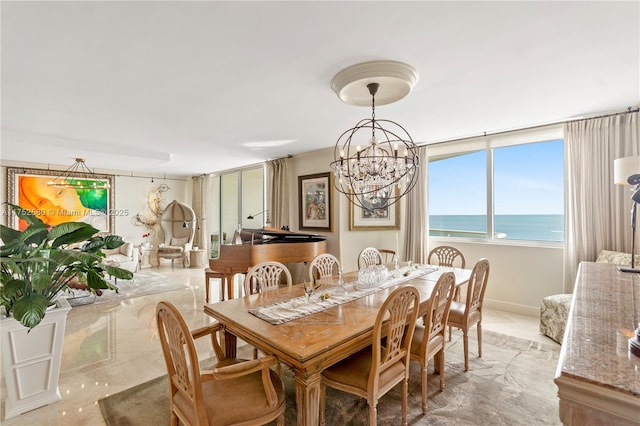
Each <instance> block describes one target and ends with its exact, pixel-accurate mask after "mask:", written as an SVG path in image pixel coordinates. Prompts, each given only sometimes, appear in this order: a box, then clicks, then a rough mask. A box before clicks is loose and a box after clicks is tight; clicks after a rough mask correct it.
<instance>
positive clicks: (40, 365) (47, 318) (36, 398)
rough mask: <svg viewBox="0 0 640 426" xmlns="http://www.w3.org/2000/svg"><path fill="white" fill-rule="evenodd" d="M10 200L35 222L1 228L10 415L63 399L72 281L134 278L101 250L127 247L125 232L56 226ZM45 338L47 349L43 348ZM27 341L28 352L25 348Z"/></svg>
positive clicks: (91, 284) (0, 293)
mask: <svg viewBox="0 0 640 426" xmlns="http://www.w3.org/2000/svg"><path fill="white" fill-rule="evenodd" d="M8 205H9V207H10V208H11V209H12V210H13V211H14V212H15V213H16V215H17V216H18V217H19V218H20V219H24V220H25V221H26V222H27V224H28V227H27V228H26V229H25V230H24V231H19V230H15V229H12V228H9V227H7V226H4V225H0V238H1V239H2V241H3V245H2V246H0V306H1V307H2V309H3V310H4V313H3V314H4V315H3V316H4V318H3V319H2V320H1V321H2V323H1V324H2V333H1V336H0V338H1V345H2V358H3V359H2V363H3V368H4V371H5V382H6V387H7V404H6V407H5V408H6V409H5V418H9V417H13V416H16V415H18V414H22V413H23V412H26V411H29V410H32V409H34V408H37V407H40V406H42V405H46V404H49V403H51V402H54V401H58V400H59V399H60V393H59V391H58V376H59V372H60V360H61V356H62V341H63V338H64V326H65V322H66V314H67V313H68V311H69V310H70V309H71V307H70V306H69V304H68V302H67V301H66V299H64V298H60V297H59V296H60V295H62V294H63V293H64V292H65V291H66V290H68V288H69V284H70V283H73V282H75V283H78V282H79V283H82V284H85V285H86V286H87V287H88V288H89V289H90V290H91V291H93V292H95V291H96V290H99V289H112V290H115V291H117V287H116V286H115V285H113V284H111V283H110V282H109V281H107V280H106V275H107V274H108V275H110V276H112V277H115V278H121V279H131V278H132V277H133V273H131V272H130V271H127V270H124V269H120V268H117V267H114V266H110V265H106V264H104V263H102V259H103V258H104V254H103V253H102V252H101V250H102V249H103V248H106V249H113V248H117V247H119V246H121V245H122V244H123V243H124V242H123V240H122V238H121V237H119V236H116V235H106V236H100V235H96V234H97V233H98V230H97V229H96V228H94V227H93V226H91V225H89V224H86V223H83V222H66V223H61V224H59V225H56V226H54V227H49V226H47V225H46V224H45V223H44V222H42V221H41V220H40V219H38V218H37V217H36V216H35V215H33V214H32V213H30V212H28V211H26V210H24V209H22V208H20V207H19V206H16V205H13V204H8ZM56 339H58V340H59V341H56ZM41 343H44V346H43V347H42V348H41V349H39V348H38V344H41ZM23 344H24V345H26V349H22V348H21V346H20V345H23ZM43 374H44V376H45V377H44V378H43V377H41V376H42V375H43ZM38 375H39V376H40V377H38Z"/></svg>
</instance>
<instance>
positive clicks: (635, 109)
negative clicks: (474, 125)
mask: <svg viewBox="0 0 640 426" xmlns="http://www.w3.org/2000/svg"><path fill="white" fill-rule="evenodd" d="M638 111H640V107H627V109H626V110H622V111H613V112H608V113H597V114H593V115H590V116H587V117H576V118H568V119H563V120H554V121H549V122H546V123H541V124H534V125H531V126H525V127H519V128H514V129H507V130H497V131H495V132H483V133H478V134H476V135H471V136H463V137H460V138H454V139H445V140H441V141H437V142H431V143H429V142H423V143H420V144H417V145H418V146H433V145H440V144H443V143H450V142H459V141H463V140H467V139H474V138H481V137H486V136H495V135H501V134H505V133H512V132H518V131H522V130H531V129H538V128H541V127H547V126H553V125H554V124H565V123H574V122H577V121H586V120H593V119H594V118H604V117H613V116H616V115H622V114H630V113H634V112H638Z"/></svg>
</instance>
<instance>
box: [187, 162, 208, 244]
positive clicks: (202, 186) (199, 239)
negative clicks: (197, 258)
mask: <svg viewBox="0 0 640 426" xmlns="http://www.w3.org/2000/svg"><path fill="white" fill-rule="evenodd" d="M192 181H193V195H192V197H191V200H192V202H191V204H192V208H193V211H194V212H195V213H196V224H195V226H196V235H195V239H194V243H193V244H194V245H197V246H198V247H200V248H201V249H203V250H204V251H205V253H207V257H209V255H208V253H210V251H209V250H210V247H209V238H208V235H209V226H208V224H207V205H208V202H209V196H210V194H209V189H210V181H211V176H209V175H204V176H194V177H193V178H192Z"/></svg>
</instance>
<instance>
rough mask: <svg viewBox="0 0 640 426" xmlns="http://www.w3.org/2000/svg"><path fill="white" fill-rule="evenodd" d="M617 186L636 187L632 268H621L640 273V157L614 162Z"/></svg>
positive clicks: (633, 202) (632, 207)
mask: <svg viewBox="0 0 640 426" xmlns="http://www.w3.org/2000/svg"><path fill="white" fill-rule="evenodd" d="M613 175H614V180H615V183H616V184H619V185H631V186H635V189H633V195H632V196H631V267H626V266H620V267H619V268H618V270H619V271H620V272H631V273H636V274H637V273H640V268H636V262H635V258H636V222H637V221H636V212H637V210H638V203H640V156H634V157H624V158H618V159H617V160H615V161H614V162H613Z"/></svg>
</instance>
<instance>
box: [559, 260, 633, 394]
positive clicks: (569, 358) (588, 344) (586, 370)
mask: <svg viewBox="0 0 640 426" xmlns="http://www.w3.org/2000/svg"><path fill="white" fill-rule="evenodd" d="M638 321H640V274H631V273H623V272H619V271H618V270H617V267H616V265H613V264H606V263H594V262H582V263H581V264H580V270H579V273H578V278H577V280H576V288H575V289H574V293H573V301H572V304H571V311H570V314H569V323H568V324H567V330H566V334H565V338H564V342H563V346H562V354H561V356H560V363H559V364H558V374H557V375H558V376H559V375H563V376H567V377H572V378H574V379H577V380H580V381H585V382H589V383H592V384H595V385H598V386H604V387H606V388H609V389H615V390H618V391H620V392H624V393H628V394H631V395H634V396H638V397H640V358H638V357H636V356H634V355H633V354H631V353H630V352H629V349H628V339H629V338H630V337H633V329H634V328H636V327H638Z"/></svg>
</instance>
